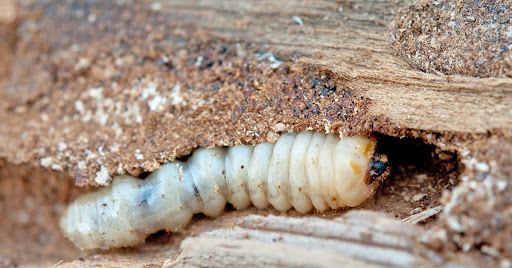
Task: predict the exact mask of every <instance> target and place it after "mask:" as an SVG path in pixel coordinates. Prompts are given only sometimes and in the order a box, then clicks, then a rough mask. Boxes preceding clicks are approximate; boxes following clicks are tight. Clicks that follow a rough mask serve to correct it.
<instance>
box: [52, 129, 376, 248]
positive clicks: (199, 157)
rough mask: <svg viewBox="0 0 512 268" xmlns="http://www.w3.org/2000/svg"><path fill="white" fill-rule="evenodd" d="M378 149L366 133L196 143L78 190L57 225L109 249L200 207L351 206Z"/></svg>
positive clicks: (180, 222)
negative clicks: (165, 159)
mask: <svg viewBox="0 0 512 268" xmlns="http://www.w3.org/2000/svg"><path fill="white" fill-rule="evenodd" d="M374 148H375V140H374V139H371V138H368V137H364V136H353V137H344V138H342V139H340V138H339V137H338V136H336V135H326V134H322V133H314V132H300V133H287V134H283V135H281V137H280V138H279V140H278V141H277V143H275V144H274V143H262V144H258V145H256V146H250V145H239V146H233V147H230V148H226V147H217V148H214V149H198V150H196V151H195V152H194V153H193V154H192V156H191V157H190V158H189V159H188V160H187V161H186V162H181V161H174V162H172V163H169V164H166V165H163V166H162V168H161V169H160V170H156V171H153V172H152V173H151V174H150V175H149V176H148V177H147V178H146V179H145V180H141V179H137V178H134V177H131V176H126V175H123V176H118V177H116V178H114V180H113V182H112V185H110V186H109V187H105V188H103V189H101V190H99V191H97V192H94V193H90V194H86V195H84V196H81V197H80V198H78V199H77V200H76V201H75V202H73V203H72V204H71V205H70V206H69V208H68V210H67V212H66V214H65V215H64V217H63V218H62V220H61V222H60V226H61V228H62V230H63V231H64V233H65V234H66V235H67V237H69V239H70V240H71V241H73V243H75V245H77V246H78V247H80V248H81V249H98V248H99V249H108V248H114V247H123V246H132V245H136V244H139V243H141V242H143V241H144V239H145V238H146V236H147V235H148V234H151V233H154V232H156V231H159V230H167V231H178V230H180V229H181V228H183V227H184V226H185V225H186V224H187V223H188V222H189V221H190V219H191V218H192V216H193V214H196V213H204V214H206V215H208V216H211V217H216V216H218V215H219V214H221V213H222V211H223V210H224V207H225V205H226V202H229V203H231V204H232V205H233V206H234V207H235V208H237V209H244V208H247V207H248V206H250V205H251V204H253V205H254V206H256V207H258V208H261V209H263V208H266V207H268V206H269V205H272V206H273V207H274V208H276V209H278V210H280V211H286V210H288V209H290V208H292V207H294V208H295V209H296V210H297V211H299V212H302V213H306V212H308V211H310V210H311V209H312V208H313V207H315V208H316V209H318V210H319V211H324V210H327V209H329V208H332V209H337V208H341V207H346V206H349V207H354V206H357V205H359V204H361V203H362V202H364V201H365V200H366V199H368V198H369V197H370V196H371V195H372V194H373V192H374V189H375V187H376V185H377V182H372V180H369V179H368V176H369V175H368V174H369V173H370V172H369V171H370V169H369V167H370V166H372V165H371V162H372V159H373V157H374V156H373V155H374ZM378 175H380V174H378ZM369 182H372V183H370V184H368V183H369Z"/></svg>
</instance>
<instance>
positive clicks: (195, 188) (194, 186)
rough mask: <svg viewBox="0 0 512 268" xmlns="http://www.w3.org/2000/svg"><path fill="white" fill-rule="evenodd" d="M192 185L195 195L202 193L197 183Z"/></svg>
mask: <svg viewBox="0 0 512 268" xmlns="http://www.w3.org/2000/svg"><path fill="white" fill-rule="evenodd" d="M192 187H193V188H194V195H195V196H200V194H199V190H198V189H197V186H196V184H195V183H194V184H193V185H192Z"/></svg>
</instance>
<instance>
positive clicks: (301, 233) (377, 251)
mask: <svg viewBox="0 0 512 268" xmlns="http://www.w3.org/2000/svg"><path fill="white" fill-rule="evenodd" d="M421 233H422V230H421V229H420V228H418V227H416V226H413V225H410V224H406V223H402V222H400V221H398V220H395V219H392V218H389V217H388V216H387V215H385V214H380V213H376V212H370V211H351V212H349V213H347V214H345V215H344V216H343V217H340V218H337V219H335V220H327V219H321V218H315V217H306V218H290V217H281V216H267V217H263V216H256V215H251V216H247V217H245V218H243V219H241V221H240V223H239V224H238V226H235V227H234V228H229V229H218V230H214V231H211V232H205V233H201V234H200V235H199V237H195V238H187V239H186V240H184V241H183V242H182V245H181V248H182V249H183V252H182V253H181V255H180V256H179V257H178V258H177V259H176V260H174V261H168V262H166V265H168V266H169V267H174V266H177V267H184V266H189V265H192V266H194V265H198V266H201V265H207V266H213V267H229V266H236V265H237V264H248V265H255V266H262V267H263V266H265V267H267V266H271V267H274V266H275V267H277V266H285V267H300V266H312V267H339V266H348V267H355V266H361V265H363V266H365V267H412V266H416V265H424V266H425V265H428V266H431V265H434V264H436V263H435V262H436V261H437V262H442V259H440V258H439V257H438V256H437V255H435V254H434V253H431V252H430V255H429V259H427V258H424V257H422V256H420V255H418V254H417V252H414V248H418V247H417V238H418V237H420V235H421ZM423 253H427V254H428V252H426V251H425V252H423ZM437 264H439V263H437ZM164 266H165V265H164Z"/></svg>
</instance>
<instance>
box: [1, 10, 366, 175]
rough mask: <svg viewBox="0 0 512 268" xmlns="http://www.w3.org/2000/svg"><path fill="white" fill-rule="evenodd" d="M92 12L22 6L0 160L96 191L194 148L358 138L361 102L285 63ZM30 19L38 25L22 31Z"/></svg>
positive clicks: (139, 15) (162, 25)
mask: <svg viewBox="0 0 512 268" xmlns="http://www.w3.org/2000/svg"><path fill="white" fill-rule="evenodd" d="M82 5H85V6H82ZM97 5H107V6H106V7H103V6H95V5H93V4H91V5H88V4H77V5H76V6H73V7H72V8H76V9H80V10H83V12H86V13H85V14H81V15H80V16H77V15H76V14H77V13H76V12H71V11H70V10H68V9H69V8H71V6H70V5H63V6H59V5H48V6H46V5H43V6H38V5H36V6H34V7H31V8H32V9H33V10H37V11H33V12H35V13H36V14H37V15H33V16H28V15H27V18H26V19H24V21H23V23H22V24H21V25H20V32H21V33H23V34H22V36H20V40H19V46H18V52H17V53H18V54H17V55H18V58H19V59H21V58H23V59H24V60H18V61H17V64H16V66H14V72H13V78H12V79H11V84H10V86H9V87H7V89H6V90H5V91H4V96H6V97H7V98H10V99H11V100H12V101H11V106H10V107H9V113H10V114H9V116H20V117H21V118H20V121H26V120H27V119H25V118H30V121H29V122H26V124H25V125H24V126H23V127H24V129H23V133H24V134H23V135H24V142H23V143H22V144H19V145H16V146H12V149H9V148H8V149H5V148H0V154H3V155H7V156H8V158H9V159H15V158H18V159H20V160H22V161H28V162H30V163H34V164H36V165H42V166H44V167H48V168H51V169H54V170H62V171H66V172H67V173H69V174H71V175H74V176H76V177H77V184H78V185H86V184H95V185H98V184H99V185H106V184H108V183H109V179H110V177H111V175H113V174H120V173H123V172H125V171H128V172H129V173H131V174H134V175H138V174H140V173H141V172H143V171H152V170H155V169H157V168H159V165H160V164H161V163H163V162H168V161H172V160H174V159H175V158H177V157H180V156H184V155H187V154H189V153H190V152H191V151H192V150H193V149H194V148H196V147H199V146H200V147H208V146H215V145H233V144H240V143H245V144H248V143H258V142H264V141H275V140H277V138H278V133H279V132H281V131H285V130H295V131H302V130H305V129H306V128H309V129H314V130H319V131H325V132H330V133H332V132H334V133H337V132H341V133H344V134H354V133H358V132H361V131H364V130H363V129H364V124H363V123H364V119H363V115H364V114H365V111H366V104H367V100H366V99H365V98H361V97H358V96H356V95H355V94H354V93H353V92H352V91H351V90H349V89H346V88H344V87H343V86H337V85H336V84H335V82H334V81H333V80H332V79H331V78H329V77H328V76H327V75H326V74H325V73H323V72H319V71H317V70H314V69H311V70H308V69H304V68H303V67H302V66H301V64H296V63H293V58H292V55H282V56H278V55H276V54H272V53H271V52H269V51H266V50H263V49H264V48H262V47H260V46H257V45H255V44H251V43H231V42H226V41H225V40H222V39H212V38H210V37H208V36H204V35H201V33H200V32H196V31H195V30H194V29H188V28H182V27H178V26H175V25H173V24H170V23H167V22H166V21H165V16H162V15H159V14H157V13H153V12H150V11H147V10H144V9H136V8H135V9H132V8H129V7H126V6H125V7H120V6H115V5H114V6H109V5H108V4H99V3H98V4H97ZM66 8H67V9H66ZM111 9H116V10H118V12H113V13H111V12H109V10H111ZM29 10H30V9H29ZM40 10H42V11H44V13H45V14H52V16H45V15H43V14H39V13H38V12H39V11H40ZM111 16H114V17H111ZM146 18H149V19H150V20H151V21H147V19H146ZM36 19H37V23H39V24H43V25H49V26H48V27H31V26H32V25H34V24H36ZM142 21H144V22H142ZM149 22H151V23H149ZM83 24H85V25H88V27H78V28H77V26H78V25H83ZM54 25H59V31H54V30H53V28H54ZM99 33H101V34H99ZM63 36H64V37H63ZM88 39H91V41H89V42H86V40H88ZM29 66H30V67H29ZM32 74H37V75H32ZM27 78H28V79H27ZM55 89H58V90H55ZM12 135H13V134H8V135H7V136H12ZM2 151H3V152H2ZM22 153H23V155H21V154H22ZM13 154H17V156H13ZM20 155H21V156H20Z"/></svg>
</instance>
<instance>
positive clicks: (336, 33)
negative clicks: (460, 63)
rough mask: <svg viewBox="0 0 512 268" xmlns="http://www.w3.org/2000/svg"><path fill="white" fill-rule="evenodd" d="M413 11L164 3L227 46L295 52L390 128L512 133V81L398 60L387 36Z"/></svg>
mask: <svg viewBox="0 0 512 268" xmlns="http://www.w3.org/2000/svg"><path fill="white" fill-rule="evenodd" d="M150 2H153V1H150ZM408 3H409V1H387V0H375V1H363V0H361V1H357V0H356V1H343V3H338V2H336V1H256V0H250V1H206V0H204V1H191V2H186V3H185V2H183V1H179V0H165V1H161V7H160V8H161V11H162V12H164V13H167V14H168V16H169V17H170V18H171V20H173V21H175V22H176V23H178V24H190V25H194V26H199V27H201V28H203V29H204V30H205V31H208V32H212V33H214V34H216V35H219V36H222V37H224V38H226V39H228V40H232V41H239V40H243V41H244V42H256V43H261V44H270V45H272V46H276V47H278V48H280V49H282V50H283V51H288V52H289V51H296V52H297V55H299V56H302V57H301V58H300V59H298V60H299V61H300V62H303V63H305V64H307V65H312V66H319V67H321V68H324V69H326V70H330V71H332V72H333V73H335V74H336V75H338V76H339V78H340V83H341V84H342V85H343V86H345V87H347V88H351V89H354V90H355V91H356V92H357V93H358V94H359V95H361V96H364V97H367V98H369V99H370V100H371V106H370V114H371V116H374V117H380V118H382V117H384V118H386V119H387V121H388V122H389V123H390V126H391V127H399V128H410V129H421V130H428V131H433V132H445V131H450V132H458V133H461V132H462V133H464V132H467V133H485V132H487V131H490V130H494V129H506V130H512V79H508V78H485V79H482V78H473V77H463V76H445V75H434V74H426V73H423V72H420V71H417V70H415V69H413V68H411V67H410V66H409V65H408V64H407V63H405V62H404V61H403V60H401V59H400V58H398V57H396V56H395V52H394V51H393V50H392V49H391V36H390V34H389V33H388V28H389V25H390V23H391V22H392V20H393V18H394V12H395V11H396V10H397V9H398V8H399V7H405V6H407V4H408ZM298 18H300V19H298Z"/></svg>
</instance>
